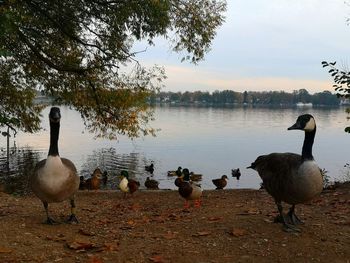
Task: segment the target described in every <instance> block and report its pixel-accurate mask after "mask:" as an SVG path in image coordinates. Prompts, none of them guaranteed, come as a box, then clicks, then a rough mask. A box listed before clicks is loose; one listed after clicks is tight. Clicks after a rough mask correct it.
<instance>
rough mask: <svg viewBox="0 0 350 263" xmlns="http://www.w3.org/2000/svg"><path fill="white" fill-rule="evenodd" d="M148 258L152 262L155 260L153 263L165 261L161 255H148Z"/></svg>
mask: <svg viewBox="0 0 350 263" xmlns="http://www.w3.org/2000/svg"><path fill="white" fill-rule="evenodd" d="M149 260H150V261H152V262H155V263H164V262H165V260H164V257H163V256H161V255H155V256H153V257H150V258H149Z"/></svg>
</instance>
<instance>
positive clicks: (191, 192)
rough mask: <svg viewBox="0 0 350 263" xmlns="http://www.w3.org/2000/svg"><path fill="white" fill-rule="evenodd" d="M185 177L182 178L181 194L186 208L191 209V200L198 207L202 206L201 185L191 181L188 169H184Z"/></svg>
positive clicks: (180, 183) (180, 184)
mask: <svg viewBox="0 0 350 263" xmlns="http://www.w3.org/2000/svg"><path fill="white" fill-rule="evenodd" d="M183 173H184V175H183V176H180V177H178V178H180V182H179V183H178V185H179V194H180V196H182V197H183V198H184V199H185V204H184V207H185V208H189V207H190V204H189V200H194V201H195V203H194V205H195V206H196V207H200V206H201V197H202V188H200V186H199V185H197V184H195V183H193V182H191V181H190V173H189V171H188V169H187V168H185V169H183Z"/></svg>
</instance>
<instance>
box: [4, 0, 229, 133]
mask: <svg viewBox="0 0 350 263" xmlns="http://www.w3.org/2000/svg"><path fill="white" fill-rule="evenodd" d="M225 11H226V2H225V1H224V0H219V1H217V0H195V1H191V0H138V1H133V0H132V1H126V0H118V1H113V0H98V1H87V0H69V1H68V0H61V1H53V0H49V1H42V0H14V1H10V0H3V1H0V69H1V76H0V78H1V79H0V83H1V87H0V92H1V94H3V92H4V91H11V93H10V94H12V92H14V93H15V94H17V95H18V98H19V97H22V98H23V100H21V99H20V108H21V112H22V115H21V114H18V113H19V112H20V111H19V110H18V111H15V110H16V109H11V108H13V107H12V106H13V105H17V104H16V100H15V101H13V100H12V99H11V98H12V96H11V95H10V100H9V101H7V100H6V101H3V103H4V104H2V105H1V106H0V117H1V119H0V124H4V123H5V122H3V121H2V120H3V119H5V120H9V119H11V118H12V117H11V116H16V121H14V122H12V125H14V126H16V127H17V128H19V129H23V130H25V131H28V132H34V131H36V130H37V129H38V128H39V126H38V125H39V114H40V107H37V106H35V105H34V103H33V100H32V98H33V94H35V91H36V90H40V91H43V92H44V93H45V94H46V95H50V96H54V97H55V98H57V99H58V101H60V102H61V103H64V104H67V105H70V106H72V107H73V108H75V109H76V110H78V111H79V112H80V113H81V116H82V118H83V120H84V123H85V125H86V128H87V129H88V130H89V131H91V132H94V133H95V134H96V135H97V136H103V137H108V138H115V137H116V135H117V134H126V135H128V136H130V137H136V136H139V135H140V134H149V133H151V134H153V133H154V130H153V129H152V128H151V127H149V126H148V123H149V121H150V120H151V119H152V118H153V111H152V109H151V108H150V107H148V105H147V103H146V101H147V98H148V97H149V96H150V95H151V94H152V93H154V92H156V91H158V90H159V89H160V88H161V86H162V81H163V80H164V78H165V72H164V69H163V68H162V67H158V66H154V67H152V68H146V67H144V66H142V65H141V63H140V62H139V61H138V60H137V55H138V53H139V52H143V51H145V50H135V43H136V42H140V41H143V42H142V43H145V46H146V44H148V45H154V42H155V39H156V38H160V37H163V38H165V39H166V40H168V42H169V43H170V47H171V49H172V50H173V51H175V52H178V53H181V54H182V60H187V61H190V62H192V63H195V64H196V63H198V62H199V61H201V60H202V59H203V58H204V55H205V54H206V53H207V52H208V51H209V50H210V45H211V42H212V40H213V38H214V37H215V34H216V30H217V28H218V27H219V26H220V25H221V24H222V23H223V21H224V17H223V13H224V12H225ZM3 72H5V73H3ZM11 105H12V106H11ZM9 109H11V110H9ZM22 110H23V111H22Z"/></svg>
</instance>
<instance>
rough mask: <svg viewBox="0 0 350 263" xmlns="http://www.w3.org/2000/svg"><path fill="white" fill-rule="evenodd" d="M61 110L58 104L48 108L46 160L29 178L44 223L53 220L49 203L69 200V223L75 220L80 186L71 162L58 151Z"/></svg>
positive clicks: (38, 164)
mask: <svg viewBox="0 0 350 263" xmlns="http://www.w3.org/2000/svg"><path fill="white" fill-rule="evenodd" d="M60 121H61V112H60V108H58V107H51V109H50V113H49V122H50V147H49V152H48V156H47V158H46V159H44V160H41V161H40V162H38V163H37V164H36V166H35V168H34V171H33V173H32V174H31V175H30V177H29V185H30V187H31V189H32V191H33V193H34V194H35V195H36V196H37V197H38V198H39V199H40V200H41V202H42V203H43V205H44V208H45V212H46V222H45V223H46V224H50V225H52V224H54V223H56V222H55V220H53V218H51V217H50V215H49V208H48V207H49V203H59V202H63V201H65V200H69V201H70V207H71V214H70V216H69V218H68V220H67V222H68V223H78V219H77V217H76V215H75V207H76V206H75V194H76V192H77V191H78V189H79V185H80V177H79V175H78V173H77V169H76V167H75V165H74V163H73V162H72V161H70V160H69V159H66V158H61V157H60V155H59V151H58V139H59V132H60Z"/></svg>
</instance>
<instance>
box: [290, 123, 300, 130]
mask: <svg viewBox="0 0 350 263" xmlns="http://www.w3.org/2000/svg"><path fill="white" fill-rule="evenodd" d="M302 129H303V128H302V127H301V126H300V123H299V122H296V123H295V124H293V125H292V126H290V127H289V128H288V131H290V130H302Z"/></svg>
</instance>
